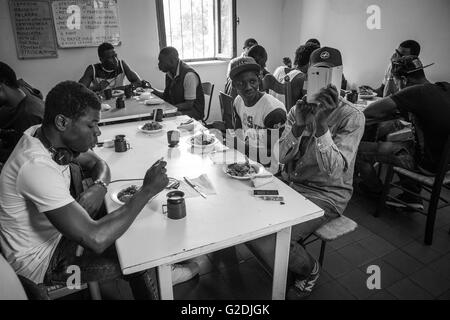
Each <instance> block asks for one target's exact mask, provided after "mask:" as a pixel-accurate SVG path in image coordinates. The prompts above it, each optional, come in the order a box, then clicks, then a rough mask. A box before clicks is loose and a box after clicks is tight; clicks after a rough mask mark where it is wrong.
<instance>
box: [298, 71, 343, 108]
mask: <svg viewBox="0 0 450 320" xmlns="http://www.w3.org/2000/svg"><path fill="white" fill-rule="evenodd" d="M342 70H343V68H342V66H339V67H334V68H327V67H310V68H309V69H308V82H307V85H306V90H307V95H306V101H307V102H308V103H314V102H315V98H316V96H317V94H318V93H319V92H320V90H321V89H322V88H326V87H327V86H328V85H329V84H332V85H334V86H335V87H336V89H337V91H338V92H340V91H341V83H342Z"/></svg>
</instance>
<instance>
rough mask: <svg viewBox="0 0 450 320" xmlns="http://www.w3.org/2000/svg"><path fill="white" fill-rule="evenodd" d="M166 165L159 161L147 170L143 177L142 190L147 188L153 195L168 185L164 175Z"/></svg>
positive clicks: (167, 179)
mask: <svg viewBox="0 0 450 320" xmlns="http://www.w3.org/2000/svg"><path fill="white" fill-rule="evenodd" d="M166 165H167V162H165V161H159V162H157V163H155V164H154V165H153V166H152V167H151V168H150V169H148V170H147V173H146V174H145V177H144V183H143V188H147V189H148V190H150V192H153V193H155V194H157V193H159V192H161V191H162V190H164V188H165V187H167V185H168V184H169V178H168V177H167V175H166V172H167V170H166Z"/></svg>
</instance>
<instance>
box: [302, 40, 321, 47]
mask: <svg viewBox="0 0 450 320" xmlns="http://www.w3.org/2000/svg"><path fill="white" fill-rule="evenodd" d="M307 43H315V44H317V45H318V46H319V47H320V42H319V40H317V39H316V38H311V39H309V40H308V41H306V42H305V44H307Z"/></svg>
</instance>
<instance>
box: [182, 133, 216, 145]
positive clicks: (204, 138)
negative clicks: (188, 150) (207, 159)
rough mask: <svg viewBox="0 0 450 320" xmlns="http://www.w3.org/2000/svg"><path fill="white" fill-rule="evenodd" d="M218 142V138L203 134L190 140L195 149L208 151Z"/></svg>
mask: <svg viewBox="0 0 450 320" xmlns="http://www.w3.org/2000/svg"><path fill="white" fill-rule="evenodd" d="M217 142H219V141H218V140H217V138H216V137H215V136H214V135H212V134H207V133H204V132H203V133H201V134H197V135H195V136H193V137H192V138H190V139H189V140H188V143H189V144H190V145H191V146H193V147H194V148H200V149H208V148H210V147H213V146H214V145H215V144H216V143H217Z"/></svg>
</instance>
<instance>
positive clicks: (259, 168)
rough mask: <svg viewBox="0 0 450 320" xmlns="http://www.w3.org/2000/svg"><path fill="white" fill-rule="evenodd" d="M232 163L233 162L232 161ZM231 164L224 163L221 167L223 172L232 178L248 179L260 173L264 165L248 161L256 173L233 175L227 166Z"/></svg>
mask: <svg viewBox="0 0 450 320" xmlns="http://www.w3.org/2000/svg"><path fill="white" fill-rule="evenodd" d="M232 164H234V163H232ZM232 164H226V165H224V166H223V167H222V169H223V172H225V174H226V175H227V176H229V177H231V178H233V179H237V180H250V179H251V178H252V177H253V176H255V175H257V174H261V172H262V171H263V170H264V167H263V166H262V165H261V164H259V163H250V165H251V166H252V167H253V168H254V169H255V171H256V173H254V174H247V175H245V176H242V177H240V176H233V175H231V174H229V173H228V166H230V165H232Z"/></svg>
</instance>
